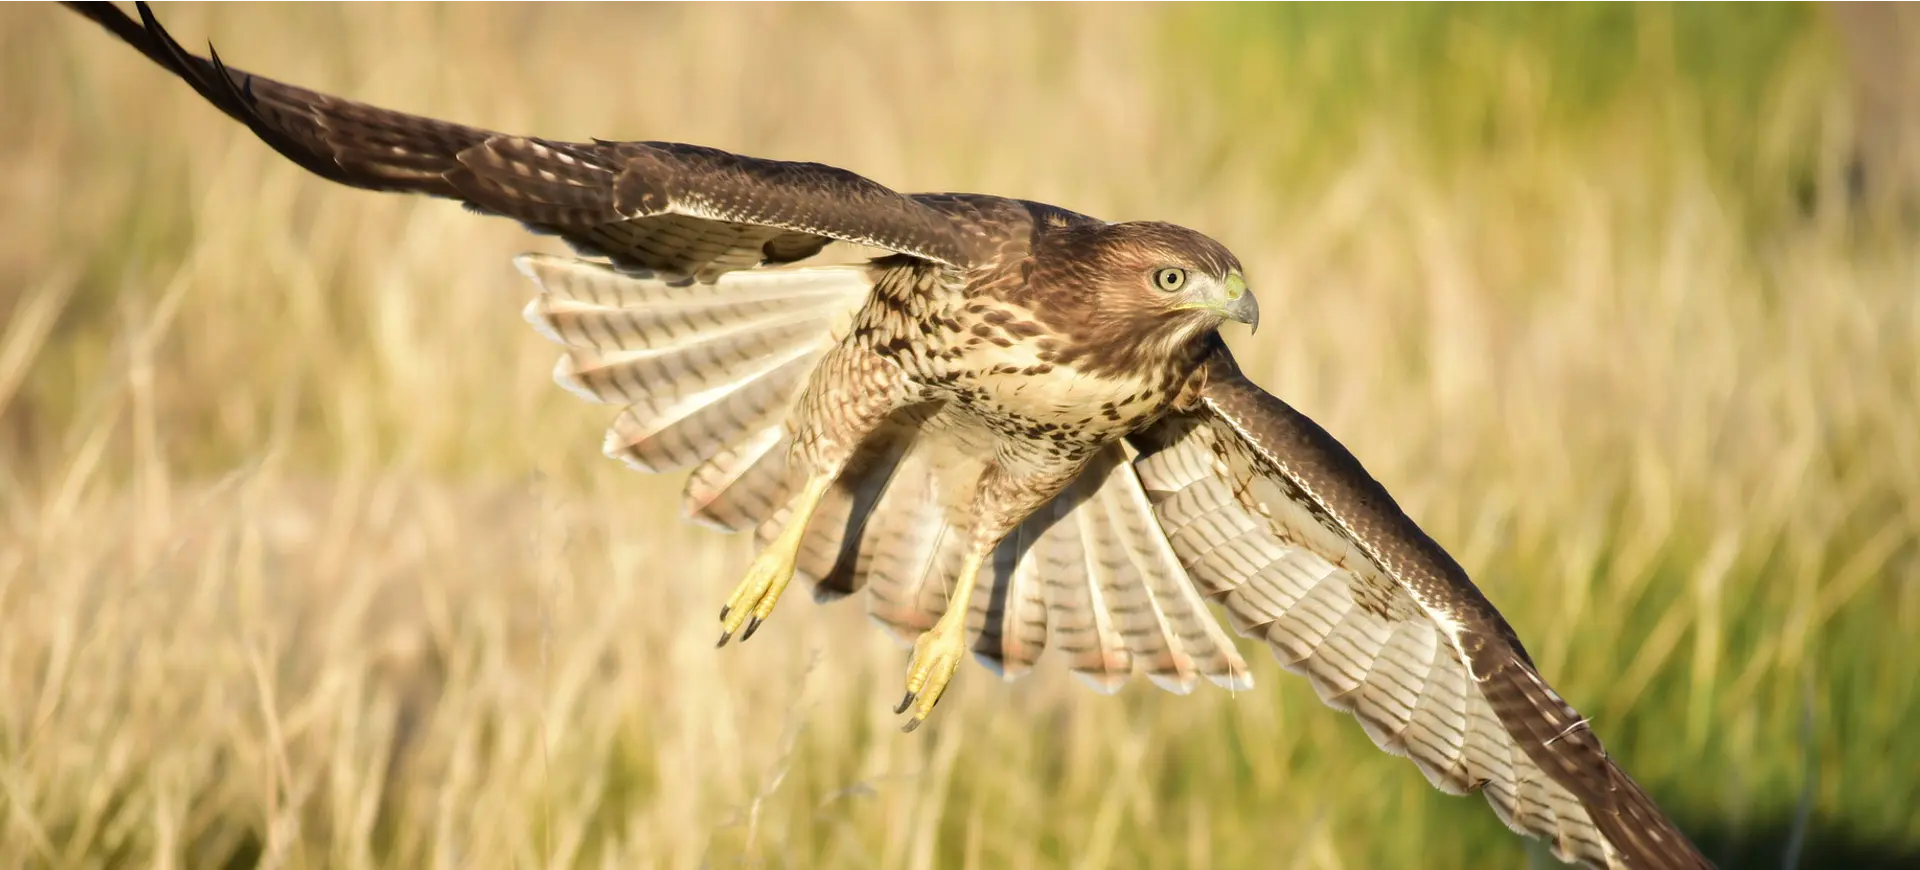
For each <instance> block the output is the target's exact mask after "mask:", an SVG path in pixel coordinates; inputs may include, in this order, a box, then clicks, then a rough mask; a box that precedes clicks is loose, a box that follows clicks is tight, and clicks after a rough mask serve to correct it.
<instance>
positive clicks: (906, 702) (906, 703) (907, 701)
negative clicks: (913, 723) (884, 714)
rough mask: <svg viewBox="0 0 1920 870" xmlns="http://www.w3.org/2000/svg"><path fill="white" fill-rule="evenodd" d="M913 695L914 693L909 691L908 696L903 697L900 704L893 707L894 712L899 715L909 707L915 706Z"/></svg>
mask: <svg viewBox="0 0 1920 870" xmlns="http://www.w3.org/2000/svg"><path fill="white" fill-rule="evenodd" d="M913 697H914V693H912V692H908V693H907V696H906V697H904V698H901V699H900V706H898V707H895V708H893V712H894V714H895V715H898V714H900V713H905V712H907V708H908V707H911V706H913Z"/></svg>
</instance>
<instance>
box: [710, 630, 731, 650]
mask: <svg viewBox="0 0 1920 870" xmlns="http://www.w3.org/2000/svg"><path fill="white" fill-rule="evenodd" d="M730 640H733V632H731V631H723V632H720V642H719V643H716V644H714V645H713V648H714V649H719V648H721V647H723V646H726V645H727V641H730Z"/></svg>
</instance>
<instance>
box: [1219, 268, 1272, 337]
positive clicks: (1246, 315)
mask: <svg viewBox="0 0 1920 870" xmlns="http://www.w3.org/2000/svg"><path fill="white" fill-rule="evenodd" d="M1209 307H1211V308H1213V309H1214V310H1216V311H1219V312H1220V314H1221V315H1222V316H1224V317H1226V318H1227V319H1228V320H1237V321H1239V322H1241V323H1244V324H1246V325H1247V326H1249V327H1252V329H1253V331H1254V332H1258V331H1260V303H1259V302H1258V301H1257V300H1255V299H1254V298H1253V294H1252V293H1251V292H1248V290H1247V279H1245V278H1243V277H1241V276H1240V273H1239V272H1235V273H1233V274H1231V275H1228V276H1227V282H1226V298H1225V299H1222V300H1220V301H1219V302H1218V303H1215V304H1214V305H1212V306H1209Z"/></svg>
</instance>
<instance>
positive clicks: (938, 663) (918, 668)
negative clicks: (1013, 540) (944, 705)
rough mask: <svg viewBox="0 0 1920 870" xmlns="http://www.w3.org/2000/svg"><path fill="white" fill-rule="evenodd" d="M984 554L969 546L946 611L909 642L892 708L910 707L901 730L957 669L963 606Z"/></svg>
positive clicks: (962, 647) (922, 714) (917, 718)
mask: <svg viewBox="0 0 1920 870" xmlns="http://www.w3.org/2000/svg"><path fill="white" fill-rule="evenodd" d="M986 558H987V553H975V552H972V551H971V549H970V550H969V552H968V553H967V558H966V561H964V562H962V563H961V564H960V576H959V577H958V578H956V579H955V580H954V584H953V596H952V597H951V598H948V599H947V612H946V613H943V614H941V616H940V621H939V622H936V623H934V624H933V628H932V629H931V630H929V631H928V632H927V633H926V634H923V635H920V639H919V640H918V641H915V642H914V644H913V663H912V664H911V665H910V666H909V667H908V669H907V696H906V697H905V698H902V699H901V700H900V706H898V707H895V708H893V712H895V713H905V712H907V708H908V707H912V708H913V716H912V717H911V718H909V719H908V720H907V724H906V725H905V726H904V727H903V728H902V730H905V731H912V730H913V729H915V728H918V727H920V723H921V722H925V721H926V720H927V716H928V714H930V713H932V712H933V705H935V704H938V703H940V695H941V694H942V693H944V692H946V690H947V683H949V682H952V681H953V674H954V672H955V671H957V670H959V669H960V662H961V661H963V660H965V659H966V657H967V609H968V606H969V604H970V603H971V602H972V599H973V584H974V579H975V578H977V577H979V575H980V566H981V565H982V564H984V563H985V562H986Z"/></svg>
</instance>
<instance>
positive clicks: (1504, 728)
mask: <svg viewBox="0 0 1920 870" xmlns="http://www.w3.org/2000/svg"><path fill="white" fill-rule="evenodd" d="M1199 376H1200V377H1201V378H1202V379H1203V380H1204V385H1203V386H1201V388H1200V392H1199V401H1198V404H1197V407H1195V408H1194V409H1193V410H1192V411H1190V412H1188V413H1186V414H1184V415H1176V416H1173V417H1170V418H1168V419H1166V420H1163V421H1162V422H1160V423H1159V424H1157V425H1156V426H1155V427H1154V428H1152V429H1150V430H1148V431H1146V432H1144V433H1141V434H1140V435H1138V436H1136V437H1135V439H1134V444H1135V447H1136V448H1138V449H1139V451H1140V456H1139V458H1138V459H1137V460H1136V462H1135V467H1136V469H1137V470H1138V472H1139V475H1140V478H1141V481H1142V482H1143V483H1144V484H1145V486H1146V488H1147V491H1148V493H1149V497H1150V498H1151V499H1152V501H1153V503H1154V514H1155V517H1156V519H1158V521H1159V523H1160V526H1161V528H1162V530H1163V531H1164V532H1165V533H1166V535H1167V539H1168V541H1169V542H1170V543H1171V544H1172V547H1173V551H1174V553H1175V554H1177V556H1178V558H1179V560H1180V562H1181V564H1182V566H1183V567H1184V568H1185V570H1186V571H1187V573H1188V575H1189V577H1190V578H1191V579H1192V582H1193V583H1194V584H1195V585H1196V586H1197V587H1198V588H1199V590H1200V592H1201V594H1203V595H1205V596H1207V597H1209V598H1211V599H1213V600H1215V601H1218V602H1219V603H1221V604H1222V605H1224V606H1225V609H1226V612H1227V615H1228V617H1229V619H1230V620H1231V622H1232V624H1233V627H1234V628H1235V630H1237V631H1238V632H1239V633H1240V634H1242V635H1244V636H1247V637H1252V638H1257V639H1259V640H1263V641H1265V642H1266V643H1267V644H1268V645H1269V646H1270V647H1271V648H1272V649H1273V652H1274V654H1275V655H1276V656H1277V657H1278V658H1279V659H1280V662H1281V664H1282V665H1284V666H1285V667H1286V668H1287V669H1288V670H1290V671H1293V672H1295V673H1298V674H1301V675H1303V676H1305V677H1307V679H1309V680H1311V681H1312V683H1313V686H1314V689H1315V690H1316V691H1317V692H1318V693H1319V695H1320V697H1321V699H1322V700H1324V701H1325V702H1326V703H1327V704H1328V705H1330V706H1333V707H1335V708H1338V709H1341V710H1345V711H1347V712H1350V713H1352V714H1353V715H1354V716H1355V718H1357V719H1359V720H1360V724H1361V726H1362V727H1363V728H1365V729H1366V732H1367V734H1368V736H1370V737H1372V738H1373V741H1374V743H1376V744H1378V745H1379V746H1380V748H1382V749H1384V750H1386V751H1388V752H1391V753H1394V754H1396V755H1402V756H1406V757H1408V758H1410V759H1412V760H1413V762H1414V764H1416V765H1418V766H1419V768H1420V770H1421V772H1422V773H1424V774H1426V776H1427V779H1428V780H1429V781H1431V782H1432V783H1433V785H1434V786H1435V787H1437V788H1440V789H1442V790H1444V791H1447V792H1451V793H1455V794H1464V793H1468V792H1471V791H1474V790H1480V791H1482V792H1484V793H1485V795H1486V798H1487V801H1488V803H1490V804H1492V805H1493V808H1494V811H1495V812H1496V813H1498V814H1499V816H1500V818H1501V820H1502V821H1504V822H1506V824H1507V825H1508V826H1509V827H1511V828H1513V829H1514V830H1515V831H1518V832H1520V833H1523V834H1527V835H1530V836H1535V837H1540V838H1542V839H1544V840H1546V841H1547V842H1548V843H1549V845H1550V846H1551V847H1552V849H1553V851H1554V854H1556V855H1558V856H1559V857H1560V858H1561V859H1562V860H1566V861H1577V862H1580V863H1582V864H1586V865H1589V866H1594V867H1634V868H1698V867H1707V866H1710V865H1709V864H1708V863H1707V861H1706V859H1705V858H1704V857H1702V856H1701V855H1700V853H1699V852H1698V851H1696V850H1695V849H1694V847H1693V846H1692V845H1691V844H1690V843H1689V842H1688V841H1687V839H1686V837H1685V835H1683V834H1682V833H1681V832H1680V830H1679V829H1678V828H1677V827H1675V826H1674V824H1673V823H1672V822H1671V821H1669V820H1668V819H1667V817H1666V816H1665V815H1664V814H1663V813H1662V812H1661V811H1660V809H1659V807H1657V806H1656V805H1655V804H1654V803H1653V801H1652V799H1651V798H1649V797H1648V796H1647V794H1646V793H1645V792H1644V791H1642V790H1641V789H1640V787H1639V785H1637V784H1636V783H1635V782H1634V781H1633V780H1632V779H1631V778H1630V777H1628V775H1627V774H1626V772H1625V771H1623V770H1622V769H1621V768H1620V767H1619V766H1618V765H1616V764H1615V763H1614V762H1613V760H1612V759H1610V758H1608V757H1607V754H1606V751H1605V750H1604V749H1603V748H1602V747H1601V745H1600V741H1599V739H1597V738H1596V737H1595V736H1594V734H1593V732H1592V730H1591V729H1589V728H1588V727H1587V722H1586V720H1585V719H1584V718H1582V717H1581V716H1580V714H1579V713H1578V712H1576V711H1575V710H1574V709H1573V708H1572V707H1570V706H1568V704H1567V702H1566V701H1564V700H1562V699H1561V698H1560V696H1559V695H1558V694H1556V693H1555V692H1554V690H1553V689H1552V688H1551V687H1550V686H1548V685H1547V683H1546V681H1545V680H1543V679H1541V677H1540V674H1539V672H1538V671H1537V670H1536V669H1535V668H1534V665H1533V662H1532V660H1531V659H1529V658H1528V656H1527V653H1526V650H1525V649H1524V648H1522V647H1521V645H1520V641H1519V640H1518V639H1517V638H1516V637H1515V636H1514V633H1513V629H1512V628H1511V627H1510V626H1508V625H1507V622H1506V620H1504V619H1502V618H1501V616H1500V614H1499V612H1498V611H1496V610H1495V609H1494V607H1493V605H1492V604H1491V603H1489V602H1488V601H1487V599H1486V597H1485V596H1483V595H1482V594H1481V593H1480V590H1479V589H1477V588H1475V587H1474V585H1473V583H1472V582H1471V581H1470V580H1468V579H1467V576H1466V573H1465V572H1464V571H1463V570H1461V568H1460V566H1459V565H1458V564H1456V563H1455V562H1454V561H1453V559H1452V558H1451V557H1449V556H1448V555H1447V553H1446V551H1445V550H1443V549H1441V547H1440V545H1439V544H1437V543H1435V542H1434V541H1433V539H1432V538H1429V537H1427V535H1426V534H1425V533H1424V532H1422V531H1421V530H1420V528H1419V526H1417V525H1415V524H1414V522H1413V520H1411V519H1409V518H1408V517H1407V515H1406V514H1405V513H1403V512H1401V510H1400V508H1399V506H1398V505H1396V504H1394V501H1393V498H1392V497H1391V496H1389V495H1388V494H1387V492H1386V490H1385V489H1384V488H1383V487H1381V486H1380V484H1379V483H1378V482H1376V481H1375V480H1374V479H1373V478H1372V477H1371V476H1369V475H1368V474H1367V472H1366V470H1365V469H1363V468H1362V467H1361V466H1360V463H1359V462H1358V460H1356V459H1354V457H1353V455H1352V454H1351V453H1348V452H1347V451H1346V449H1345V448H1343V447H1341V446H1340V443H1339V442H1338V441H1335V440H1334V439H1333V437H1332V436H1331V435H1329V434H1327V432H1326V431H1325V430H1324V429H1321V428H1320V427H1319V426H1317V425H1315V424H1314V423H1313V421H1311V420H1309V419H1307V418H1306V417H1305V416H1304V415H1302V414H1300V413H1299V412H1298V411H1295V410H1294V409H1293V408H1291V407H1288V406H1287V405H1286V403H1284V402H1282V401H1280V400H1279V399H1277V398H1275V397H1274V396H1272V395H1270V394H1268V393H1267V392H1266V391H1264V390H1262V389H1260V388H1259V387H1258V386H1255V385H1254V384H1253V383H1251V382H1250V381H1248V380H1247V379H1246V378H1244V377H1243V376H1242V375H1241V374H1240V372H1239V370H1238V368H1237V367H1236V366H1235V365H1234V363H1233V360H1232V358H1231V356H1230V355H1228V354H1227V352H1226V350H1225V348H1224V347H1221V348H1220V349H1219V350H1218V351H1217V352H1216V353H1215V354H1214V356H1213V357H1212V359H1211V360H1210V362H1209V363H1208V364H1207V366H1206V367H1205V368H1204V369H1203V370H1202V371H1201V372H1200V375H1199Z"/></svg>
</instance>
